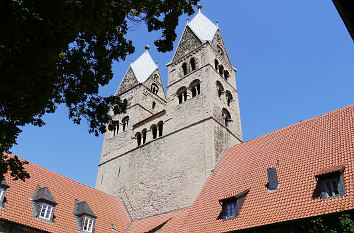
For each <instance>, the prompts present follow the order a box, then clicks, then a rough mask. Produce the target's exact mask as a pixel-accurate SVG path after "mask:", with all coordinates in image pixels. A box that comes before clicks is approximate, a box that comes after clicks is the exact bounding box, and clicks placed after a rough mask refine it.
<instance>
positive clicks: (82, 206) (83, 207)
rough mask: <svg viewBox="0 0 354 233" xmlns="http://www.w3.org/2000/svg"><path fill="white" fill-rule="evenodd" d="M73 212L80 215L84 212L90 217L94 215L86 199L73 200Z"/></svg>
mask: <svg viewBox="0 0 354 233" xmlns="http://www.w3.org/2000/svg"><path fill="white" fill-rule="evenodd" d="M74 214H75V215H76V216H81V215H84V214H86V215H90V216H92V217H96V215H95V214H94V213H93V211H92V210H91V208H90V206H89V205H88V204H87V202H86V201H82V202H78V201H77V200H75V209H74Z"/></svg>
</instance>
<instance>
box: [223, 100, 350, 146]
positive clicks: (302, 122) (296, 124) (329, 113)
mask: <svg viewBox="0 0 354 233" xmlns="http://www.w3.org/2000/svg"><path fill="white" fill-rule="evenodd" d="M350 107H354V104H349V105H348V106H344V107H342V108H339V109H336V110H333V111H331V112H327V113H323V114H320V115H318V116H315V117H312V118H309V119H306V120H301V121H299V122H297V123H294V124H292V125H288V126H286V127H284V128H280V129H277V130H274V131H271V132H269V133H266V134H263V135H260V136H258V137H255V138H252V139H249V140H247V141H244V142H242V143H241V144H244V143H249V142H251V141H253V140H256V139H260V138H263V137H266V136H268V135H272V134H276V133H278V132H280V131H283V130H288V129H289V128H293V127H297V126H298V125H300V124H305V123H308V122H311V121H314V120H316V119H318V118H321V117H326V116H329V115H331V114H333V113H336V112H340V111H343V109H346V108H350ZM241 144H236V145H234V146H230V147H229V148H233V147H237V146H239V145H241Z"/></svg>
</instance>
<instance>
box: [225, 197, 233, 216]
mask: <svg viewBox="0 0 354 233" xmlns="http://www.w3.org/2000/svg"><path fill="white" fill-rule="evenodd" d="M235 206H236V201H231V202H228V203H225V218H233V217H235V216H236V211H235Z"/></svg>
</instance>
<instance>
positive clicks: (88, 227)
mask: <svg viewBox="0 0 354 233" xmlns="http://www.w3.org/2000/svg"><path fill="white" fill-rule="evenodd" d="M94 221H95V220H94V219H93V218H90V217H85V221H84V229H83V231H84V232H92V229H93V222H94Z"/></svg>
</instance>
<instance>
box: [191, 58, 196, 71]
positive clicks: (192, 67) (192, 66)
mask: <svg viewBox="0 0 354 233" xmlns="http://www.w3.org/2000/svg"><path fill="white" fill-rule="evenodd" d="M190 63H191V69H192V71H193V70H195V58H194V57H192V58H191V60H190Z"/></svg>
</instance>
